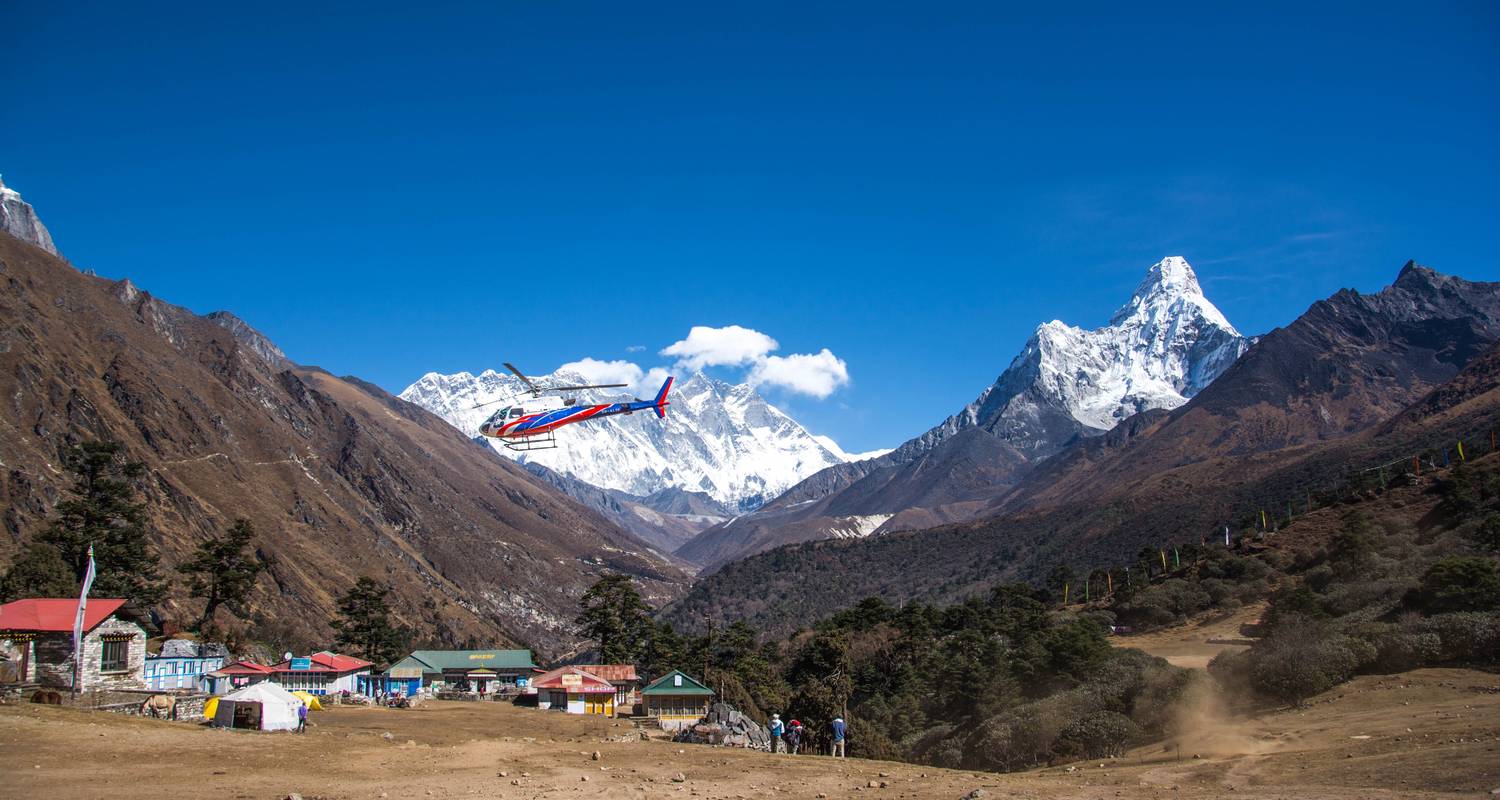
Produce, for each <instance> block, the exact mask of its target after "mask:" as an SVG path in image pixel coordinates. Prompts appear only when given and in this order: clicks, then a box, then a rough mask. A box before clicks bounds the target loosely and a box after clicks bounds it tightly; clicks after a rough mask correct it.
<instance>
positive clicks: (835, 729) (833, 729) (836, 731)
mask: <svg viewBox="0 0 1500 800" xmlns="http://www.w3.org/2000/svg"><path fill="white" fill-rule="evenodd" d="M828 730H829V732H830V733H832V734H833V745H832V748H831V749H832V752H830V753H829V755H831V756H833V757H834V758H844V732H845V730H846V727H845V725H844V718H843V717H834V718H833V722H831V723H829V724H828Z"/></svg>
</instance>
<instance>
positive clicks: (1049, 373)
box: [678, 256, 1250, 569]
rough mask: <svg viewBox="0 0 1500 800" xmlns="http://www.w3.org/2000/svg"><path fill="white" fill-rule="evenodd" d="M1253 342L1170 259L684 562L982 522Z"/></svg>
mask: <svg viewBox="0 0 1500 800" xmlns="http://www.w3.org/2000/svg"><path fill="white" fill-rule="evenodd" d="M1249 344H1250V342H1249V340H1248V339H1246V338H1245V337H1244V336H1241V335H1240V333H1239V332H1238V331H1236V330H1235V328H1234V326H1233V325H1231V324H1229V321H1228V320H1227V319H1225V318H1224V315H1223V314H1222V313H1220V312H1219V310H1218V309H1217V308H1215V307H1214V305H1213V303H1211V302H1209V300H1208V298H1207V297H1205V296H1204V294H1203V289H1202V287H1201V286H1200V285H1199V283H1198V278H1197V275H1196V274H1195V273H1194V272H1193V269H1192V267H1191V266H1190V265H1189V264H1188V262H1187V261H1186V260H1185V259H1183V258H1180V257H1176V256H1173V257H1170V258H1166V259H1163V260H1162V261H1160V262H1158V263H1156V264H1153V265H1152V266H1151V267H1150V269H1148V270H1147V272H1146V276H1145V278H1144V279H1142V281H1141V283H1140V285H1139V286H1138V287H1137V288H1136V290H1135V292H1134V293H1133V294H1132V295H1131V297H1130V299H1129V300H1128V301H1127V302H1126V303H1125V304H1124V305H1123V306H1121V307H1120V309H1119V310H1118V311H1116V312H1115V313H1114V315H1113V316H1111V318H1110V321H1109V324H1108V325H1105V326H1103V327H1101V328H1097V329H1095V330H1084V329H1082V328H1077V327H1074V326H1071V325H1067V324H1065V323H1063V322H1060V321H1056V320H1054V321H1052V322H1048V323H1045V324H1043V325H1039V326H1037V328H1036V330H1035V332H1034V333H1033V334H1032V335H1031V338H1030V339H1028V340H1027V342H1026V345H1025V347H1023V348H1022V350H1021V352H1020V354H1019V355H1017V356H1016V357H1015V358H1014V359H1013V360H1012V361H1011V363H1010V366H1009V367H1007V368H1006V370H1005V372H1004V373H1002V374H1001V375H1000V377H999V378H998V379H997V380H996V381H995V383H994V384H993V385H991V386H990V387H989V388H987V389H985V390H984V392H983V393H981V394H980V395H979V397H978V398H977V399H976V400H974V402H972V403H970V404H969V405H967V406H965V407H964V409H963V410H962V411H960V412H959V413H957V414H954V415H953V416H951V417H949V418H948V419H946V420H944V421H943V422H942V423H941V424H939V425H937V426H936V427H934V428H932V429H931V430H929V431H927V432H926V433H924V434H922V435H921V436H918V437H917V438H915V439H912V440H911V441H908V442H906V443H905V444H903V445H901V446H900V447H898V448H896V450H895V451H893V452H892V453H890V454H888V455H885V456H882V457H881V458H877V459H872V460H869V461H864V462H859V463H855V464H845V465H839V466H835V467H832V468H830V469H828V470H826V471H824V472H823V473H820V474H818V475H816V476H813V477H812V478H810V479H809V480H807V481H805V482H804V483H803V484H800V485H798V486H796V487H793V488H792V489H791V490H790V491H789V492H787V493H786V494H785V495H783V496H782V497H779V498H777V500H776V501H775V502H774V503H771V504H769V505H767V506H766V507H765V508H763V509H761V510H760V511H759V512H757V513H755V514H750V515H746V516H742V517H739V518H737V519H735V520H733V521H732V522H729V523H726V524H724V525H722V526H718V527H715V528H711V529H709V530H707V531H705V532H704V533H702V534H700V535H699V536H698V537H697V538H696V539H694V540H693V541H692V542H689V543H688V544H687V545H686V546H684V547H683V548H682V549H681V550H680V551H679V553H678V554H679V555H681V556H682V557H684V558H686V559H688V560H690V561H693V562H695V563H699V564H704V565H706V566H707V567H709V568H710V569H711V568H712V567H713V566H716V565H719V564H723V563H726V562H728V561H732V560H734V559H736V558H742V557H744V556H746V555H749V554H751V553H755V552H759V551H761V550H764V549H767V548H769V547H774V546H776V545H780V544H786V543H790V542H798V541H809V540H814V539H821V538H828V537H841V536H850V535H868V534H869V533H872V532H876V531H880V530H896V529H902V528H913V527H928V526H932V525H936V524H941V523H945V522H956V521H962V520H967V519H972V518H974V517H975V516H976V515H978V514H980V513H982V512H983V510H984V509H985V508H987V506H988V503H989V501H990V500H992V499H993V498H994V497H996V496H998V495H1001V494H1004V493H1005V492H1006V490H1008V489H1009V488H1011V487H1012V486H1013V485H1014V484H1015V482H1016V481H1017V480H1019V479H1020V478H1021V476H1023V475H1024V474H1025V473H1026V472H1027V470H1029V469H1030V468H1031V466H1032V465H1034V464H1036V463H1038V462H1040V461H1043V460H1045V459H1047V458H1048V457H1050V456H1052V455H1053V454H1054V453H1056V452H1058V451H1059V450H1060V449H1062V448H1063V447H1064V446H1065V445H1067V444H1068V443H1070V442H1072V441H1074V440H1077V439H1079V438H1083V437H1091V436H1098V435H1100V434H1102V433H1104V432H1105V431H1108V430H1110V429H1111V428H1113V427H1114V426H1115V425H1116V424H1118V423H1119V422H1120V421H1121V420H1124V419H1126V418H1128V417H1130V416H1132V415H1134V414H1137V413H1139V412H1142V411H1147V410H1153V409H1173V408H1177V407H1179V406H1181V405H1182V404H1184V403H1186V402H1187V401H1188V399H1189V398H1191V397H1193V396H1195V395H1197V394H1198V393H1199V392H1200V391H1202V390H1203V388H1204V387H1205V386H1208V385H1209V384H1210V383H1211V382H1212V381H1213V380H1214V378H1216V377H1217V376H1218V375H1219V374H1220V373H1222V372H1223V371H1224V370H1225V369H1227V368H1228V367H1229V365H1230V364H1232V363H1234V361H1235V359H1236V358H1238V357H1239V356H1240V354H1241V353H1243V352H1244V351H1245V349H1246V348H1247V347H1249ZM855 532H858V533H855Z"/></svg>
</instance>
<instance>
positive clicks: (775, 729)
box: [771, 714, 786, 753]
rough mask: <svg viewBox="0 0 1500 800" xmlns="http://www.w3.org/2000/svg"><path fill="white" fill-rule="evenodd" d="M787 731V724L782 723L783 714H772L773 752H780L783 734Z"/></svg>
mask: <svg viewBox="0 0 1500 800" xmlns="http://www.w3.org/2000/svg"><path fill="white" fill-rule="evenodd" d="M783 733H786V726H785V725H782V724H781V715H780V714H772V715H771V752H773V753H780V752H781V748H782V745H783V742H782V741H781V735H782V734H783Z"/></svg>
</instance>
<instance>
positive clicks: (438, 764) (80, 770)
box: [0, 670, 1500, 800]
mask: <svg viewBox="0 0 1500 800" xmlns="http://www.w3.org/2000/svg"><path fill="white" fill-rule="evenodd" d="M312 720H313V724H312V725H310V726H309V731H308V733H307V734H305V735H301V736H298V735H295V734H257V733H243V732H230V731H218V730H212V729H208V728H204V727H202V726H198V725H191V724H187V723H172V722H165V721H157V720H150V719H138V718H131V717H122V716H116V715H112V714H105V713H91V712H87V711H78V710H73V709H66V708H55V707H42V706H32V705H13V706H7V707H4V708H0V796H6V797H25V798H54V797H56V798H109V799H110V800H129V799H130V798H152V800H156V798H160V797H172V796H199V795H212V796H218V797H226V798H231V797H232V798H267V799H268V800H269V798H281V797H285V796H286V795H287V794H289V793H291V792H297V793H300V794H301V795H302V796H303V797H304V798H307V799H308V800H312V798H319V797H321V798H340V799H342V798H380V797H387V798H406V797H416V798H426V797H439V798H443V797H447V798H453V797H502V798H536V797H548V798H555V797H570V796H576V797H630V798H654V797H676V798H680V797H713V798H757V797H765V796H770V795H772V794H775V795H784V796H787V797H809V798H810V797H819V796H826V797H829V798H837V797H851V796H873V797H892V798H898V797H899V798H955V799H956V798H961V797H963V796H965V795H966V794H968V793H969V792H971V791H973V790H974V789H984V790H985V792H986V793H987V795H986V796H989V797H1012V796H1018V797H1028V798H1054V797H1055V798H1063V797H1069V798H1071V797H1088V798H1092V797H1109V798H1126V799H1127V800H1128V799H1129V798H1169V797H1170V798H1197V797H1205V798H1206V797H1224V796H1233V797H1244V798H1286V797H1291V796H1295V797H1297V798H1299V799H1301V798H1356V797H1359V798H1369V797H1437V796H1451V795H1453V794H1466V795H1469V796H1474V795H1475V794H1483V795H1488V794H1489V793H1490V791H1491V790H1492V789H1495V788H1497V787H1500V676H1495V675H1490V674H1486V673H1481V672H1473V671H1468V670H1419V671H1416V672H1412V673H1407V674H1403V675H1392V676H1377V677H1365V678H1360V679H1358V680H1356V681H1353V682H1352V683H1349V684H1346V685H1345V686H1342V687H1340V688H1339V689H1336V690H1334V691H1332V692H1329V693H1328V694H1326V695H1323V696H1321V697H1318V698H1316V699H1315V700H1314V701H1313V702H1312V703H1311V704H1310V705H1309V706H1308V707H1307V708H1305V709H1302V710H1288V711H1281V712H1276V713H1271V714H1268V715H1265V716H1262V717H1258V718H1255V719H1251V720H1248V721H1245V722H1241V723H1237V724H1236V723H1230V722H1227V721H1225V720H1224V719H1222V718H1221V717H1219V716H1218V715H1214V714H1209V713H1205V714H1203V715H1201V717H1200V718H1196V719H1192V720H1188V721H1187V732H1186V733H1184V734H1183V736H1182V737H1181V738H1180V741H1176V742H1169V743H1167V744H1166V745H1165V746H1163V745H1161V744H1157V745H1153V746H1151V747H1146V748H1141V749H1139V750H1137V751H1134V752H1132V753H1130V754H1129V755H1128V756H1127V757H1125V758H1121V759H1111V760H1107V761H1104V762H1088V763H1083V764H1076V765H1072V766H1059V767H1051V768H1047V769H1041V770H1034V771H1031V772H1025V773H1016V774H1010V775H994V774H988V773H971V772H961V771H954V770H941V769H934V768H931V767H919V766H912V765H907V764H894V763H885V762H876V761H864V760H861V759H848V760H845V761H835V760H833V759H829V758H823V757H815V756H797V757H791V756H771V755H768V754H765V753H756V752H748V751H744V750H728V749H719V748H709V747H705V746H701V745H676V744H672V743H670V742H664V741H641V740H640V739H639V737H638V736H637V735H635V732H634V730H633V728H632V727H631V725H630V724H629V723H626V722H615V721H609V720H603V719H585V718H580V717H571V716H565V715H562V714H558V713H549V712H543V711H537V710H535V709H523V708H515V707H512V706H509V705H502V704H497V703H482V704H480V703H445V702H433V703H428V704H426V705H424V706H422V707H421V708H417V709H411V710H405V711H398V710H388V709H372V708H331V709H329V710H327V711H324V712H314V714H313V716H312ZM387 732H389V733H390V734H391V737H390V738H389V739H387V738H385V737H384V736H383V734H385V733H387ZM1179 745H1180V747H1179ZM596 750H597V751H598V752H599V753H600V759H599V760H598V761H594V760H593V759H592V753H593V752H594V751H596ZM1179 752H1180V757H1179ZM1195 756H1196V757H1195ZM502 773H503V774H502ZM677 773H681V774H682V777H683V778H684V780H683V781H681V782H677V781H674V780H673V778H674V776H675V775H676V774H677ZM872 781H873V782H875V783H876V784H877V787H876V788H871V787H870V786H869V784H870V782H872ZM882 781H883V782H885V783H886V784H887V786H886V787H884V788H879V787H878V784H879V783H880V782H882ZM1231 792H1232V794H1230V793H1231Z"/></svg>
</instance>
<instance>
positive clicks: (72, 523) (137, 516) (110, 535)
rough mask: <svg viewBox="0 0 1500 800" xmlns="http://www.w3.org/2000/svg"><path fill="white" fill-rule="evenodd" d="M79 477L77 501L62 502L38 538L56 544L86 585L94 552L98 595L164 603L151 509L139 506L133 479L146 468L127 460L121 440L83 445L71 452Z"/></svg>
mask: <svg viewBox="0 0 1500 800" xmlns="http://www.w3.org/2000/svg"><path fill="white" fill-rule="evenodd" d="M65 465H66V466H67V469H68V471H69V472H72V473H73V475H74V476H75V478H74V481H73V488H72V492H73V495H74V497H73V498H72V499H69V500H64V501H63V502H61V503H58V504H57V509H56V511H57V517H56V518H55V519H54V520H53V521H52V523H51V524H50V525H48V526H47V529H46V530H44V531H42V533H41V535H40V536H38V537H37V538H38V541H40V542H42V543H44V544H48V545H51V546H52V547H54V548H55V549H56V550H57V553H58V555H60V556H61V557H62V559H63V561H64V562H66V563H67V565H68V567H69V568H70V569H71V570H72V571H73V577H74V580H75V581H78V582H82V581H83V576H84V573H85V572H86V571H87V570H88V553H89V548H90V547H93V549H94V563H95V575H96V577H95V579H94V587H93V590H92V591H91V594H93V595H94V596H95V597H123V598H126V599H128V600H131V601H134V602H136V603H139V604H141V605H151V604H153V603H156V602H157V601H159V600H160V599H161V596H162V593H163V591H164V589H165V587H164V586H163V585H162V583H161V575H160V573H158V572H157V571H156V563H157V557H156V554H155V553H154V552H153V550H152V547H151V544H150V541H149V537H148V531H147V528H146V508H145V504H144V503H139V502H136V501H135V499H134V495H135V490H134V489H133V488H132V487H131V484H130V481H132V480H134V479H136V478H139V477H140V476H141V475H142V474H143V473H144V472H145V468H144V467H143V466H142V465H141V464H139V463H137V462H134V461H127V460H125V457H124V453H123V451H122V449H121V447H120V445H119V444H118V443H116V442H84V443H83V444H80V445H78V446H76V447H74V448H73V449H72V451H71V452H69V453H68V456H67V459H66V461H65Z"/></svg>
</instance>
